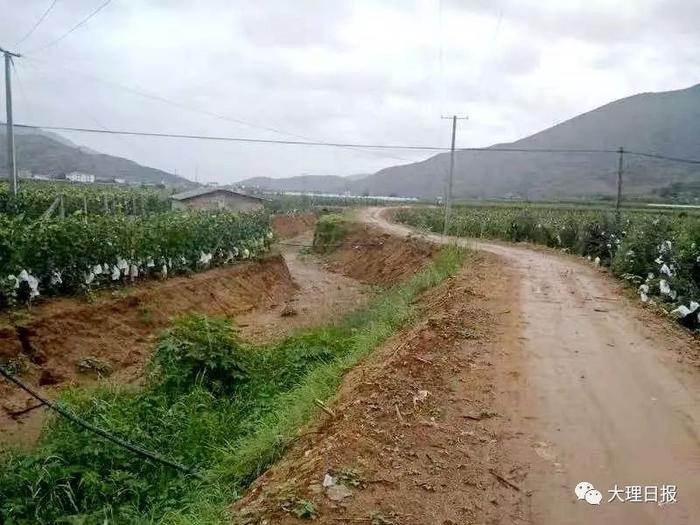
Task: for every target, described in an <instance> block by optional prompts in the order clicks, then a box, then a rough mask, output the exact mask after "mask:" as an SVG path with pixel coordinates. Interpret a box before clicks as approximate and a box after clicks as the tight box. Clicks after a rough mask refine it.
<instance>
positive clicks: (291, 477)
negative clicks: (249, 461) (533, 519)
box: [233, 254, 528, 525]
mask: <svg viewBox="0 0 700 525" xmlns="http://www.w3.org/2000/svg"><path fill="white" fill-rule="evenodd" d="M497 264H499V261H498V259H497V258H496V257H495V256H493V255H491V254H475V255H472V256H471V257H470V259H469V260H468V261H467V263H466V264H465V265H464V267H463V269H462V270H461V271H460V272H459V273H458V274H457V275H456V276H454V277H452V278H450V279H448V280H447V281H445V282H444V283H443V284H441V285H440V286H438V287H437V288H435V289H433V290H431V291H429V292H427V293H426V294H424V296H423V297H421V299H420V301H419V303H418V307H419V309H420V314H419V316H418V317H419V319H421V320H420V321H419V322H418V323H417V324H416V325H415V326H412V327H407V328H406V329H404V330H402V331H401V332H399V333H398V334H397V335H396V336H394V337H393V338H392V339H391V340H389V341H388V342H387V343H386V344H385V345H383V346H382V347H381V348H380V349H378V350H377V351H376V352H375V353H374V354H372V355H371V356H370V357H368V358H367V359H366V360H365V362H364V363H362V364H361V365H360V366H358V367H357V368H355V369H353V370H352V371H350V372H349V373H348V375H347V376H346V377H345V379H344V381H343V385H342V387H341V390H340V392H339V395H338V399H337V402H336V403H332V404H329V407H330V411H329V412H328V414H327V415H323V416H322V418H321V420H320V421H317V422H316V423H313V424H312V425H311V426H310V428H305V429H302V430H300V438H299V440H298V441H297V442H296V443H295V444H294V445H293V446H292V448H291V449H290V450H289V451H288V453H287V454H286V455H285V457H284V458H283V459H282V460H281V461H280V462H279V463H278V464H277V465H275V466H273V467H272V468H271V469H270V470H269V471H268V472H266V473H265V474H264V475H262V476H261V477H260V478H259V479H258V480H257V481H256V482H255V483H254V485H253V487H252V488H251V490H250V491H249V493H248V494H247V495H246V496H245V497H244V499H243V500H241V501H240V502H239V503H238V504H237V505H235V507H234V516H235V517H234V520H233V522H234V523H237V524H243V523H244V524H263V523H284V524H291V523H299V524H301V523H305V522H307V521H308V520H304V519H299V516H304V515H306V516H307V517H308V516H309V515H310V514H311V515H314V517H315V520H314V522H315V523H324V524H326V523H327V524H334V523H394V524H402V525H408V524H411V525H413V524H415V525H419V524H420V525H423V524H426V523H440V524H448V523H454V524H456V523H500V522H501V521H500V520H501V518H502V517H503V516H508V522H509V523H519V522H521V520H523V518H524V517H525V516H526V514H527V508H528V503H527V499H528V498H527V495H526V494H525V491H524V490H522V489H521V485H522V483H523V480H524V477H525V475H526V472H527V470H526V468H527V467H526V466H525V465H522V464H519V463H518V462H517V461H515V460H514V459H513V458H512V457H510V455H509V449H508V447H506V446H504V445H505V444H506V443H507V442H508V440H510V439H512V437H513V434H514V433H516V432H517V431H518V429H517V428H514V427H513V421H512V420H509V418H507V417H506V416H505V415H504V410H503V409H502V407H501V406H500V405H499V401H498V398H499V392H498V391H496V390H495V389H494V385H495V384H498V385H499V388H505V389H508V390H513V391H517V390H519V389H520V388H521V386H522V385H521V384H520V381H521V380H520V377H521V376H520V373H519V354H518V353H517V352H511V351H510V349H511V348H512V347H513V345H511V344H507V342H508V341H507V340H508V339H509V338H512V339H515V338H517V335H518V330H517V329H516V326H517V322H518V312H517V311H515V310H514V309H513V310H512V309H511V305H512V299H513V298H512V294H513V293H517V290H518V286H517V284H518V281H517V275H516V274H515V272H513V271H511V270H510V269H508V268H506V269H504V270H503V271H501V272H500V273H499V278H498V279H493V278H486V279H485V278H484V276H488V275H489V274H490V273H491V271H492V268H493V266H494V265H497ZM499 376H500V377H499ZM326 475H329V476H330V477H331V478H332V479H330V480H329V478H327V477H326ZM324 479H325V480H326V481H330V484H328V483H327V485H330V486H325V487H324V485H323V482H324Z"/></svg>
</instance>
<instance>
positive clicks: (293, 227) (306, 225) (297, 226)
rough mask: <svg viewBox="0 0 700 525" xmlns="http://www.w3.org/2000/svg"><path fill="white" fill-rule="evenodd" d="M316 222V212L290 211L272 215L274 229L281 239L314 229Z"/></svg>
mask: <svg viewBox="0 0 700 525" xmlns="http://www.w3.org/2000/svg"><path fill="white" fill-rule="evenodd" d="M314 224H316V214H315V213H289V214H285V215H275V216H273V217H272V230H273V231H274V232H275V235H277V237H279V238H280V239H291V238H292V237H297V236H299V235H301V234H303V233H305V232H309V231H312V230H313V229H314Z"/></svg>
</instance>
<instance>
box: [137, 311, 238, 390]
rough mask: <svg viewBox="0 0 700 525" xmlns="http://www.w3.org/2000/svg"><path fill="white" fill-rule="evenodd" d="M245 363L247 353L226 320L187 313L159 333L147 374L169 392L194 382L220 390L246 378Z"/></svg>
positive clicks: (229, 387) (191, 386)
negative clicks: (165, 330)
mask: <svg viewBox="0 0 700 525" xmlns="http://www.w3.org/2000/svg"><path fill="white" fill-rule="evenodd" d="M248 367H249V357H248V356H247V355H246V350H245V349H244V347H243V346H242V345H241V342H240V341H239V339H238V337H237V335H236V332H235V331H234V328H233V324H232V323H231V322H230V321H228V320H226V319H217V318H212V317H208V316H206V315H201V314H190V315H186V316H183V317H180V318H179V319H177V320H176V321H175V322H174V323H173V326H172V328H171V329H170V330H168V331H167V332H166V333H165V334H164V335H163V336H162V337H161V339H160V341H159V342H158V344H157V345H156V347H155V350H154V351H153V357H152V358H151V363H150V375H151V377H152V380H154V381H155V382H156V383H158V384H159V385H161V386H162V387H163V388H165V389H166V390H167V391H169V392H171V393H174V392H186V391H189V390H191V389H192V388H193V387H194V386H195V385H201V386H203V387H204V388H206V389H208V390H211V391H212V392H215V393H224V392H231V391H232V390H233V388H234V387H235V386H236V384H237V383H238V382H240V381H243V380H244V379H245V378H246V376H247V375H248V372H247V369H248Z"/></svg>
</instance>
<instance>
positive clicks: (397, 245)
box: [326, 224, 439, 285]
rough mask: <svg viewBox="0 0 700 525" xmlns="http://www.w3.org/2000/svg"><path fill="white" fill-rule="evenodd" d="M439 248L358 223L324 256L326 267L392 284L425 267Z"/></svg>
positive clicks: (364, 280)
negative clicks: (334, 248) (333, 249)
mask: <svg viewBox="0 0 700 525" xmlns="http://www.w3.org/2000/svg"><path fill="white" fill-rule="evenodd" d="M438 251H439V248H438V247H437V246H436V245H434V244H432V243H428V242H425V241H423V240H421V239H418V238H402V237H398V236H394V235H389V234H388V233H386V232H384V231H382V230H380V229H379V228H374V227H372V226H368V225H365V224H358V225H356V226H354V227H353V230H352V231H351V232H350V233H349V234H348V235H347V236H346V237H345V238H344V239H343V244H342V245H341V246H340V247H338V248H337V249H336V250H335V251H333V252H332V253H331V254H329V255H328V256H327V258H326V268H328V269H329V270H331V271H334V272H338V273H342V274H343V275H346V276H348V277H351V278H353V279H357V280H358V281H360V282H363V283H370V284H383V285H393V284H396V283H398V282H401V281H403V280H405V279H407V278H408V277H410V276H411V275H413V274H414V273H416V272H417V271H419V270H421V269H422V268H424V267H425V266H426V265H427V264H428V263H429V262H430V260H431V259H432V257H433V256H435V254H436V253H437V252H438Z"/></svg>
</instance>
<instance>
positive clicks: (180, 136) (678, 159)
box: [0, 123, 700, 164]
mask: <svg viewBox="0 0 700 525" xmlns="http://www.w3.org/2000/svg"><path fill="white" fill-rule="evenodd" d="M0 124H2V123H0ZM14 127H16V128H25V129H38V130H42V129H44V130H50V131H72V132H77V133H97V134H105V135H132V136H137V137H158V138H175V139H190V140H210V141H218V142H245V143H257V144H285V145H292V146H326V147H333V148H362V149H382V150H392V149H393V150H409V151H438V152H443V151H450V149H451V148H447V147H444V146H428V145H425V146H422V145H404V144H358V143H351V142H317V141H303V140H275V139H256V138H250V137H229V136H222V135H218V136H217V135H187V134H178V133H158V132H150V131H127V130H108V129H95V128H78V127H68V126H37V125H30V124H14ZM456 151H474V152H481V153H566V154H612V153H614V154H617V153H619V149H605V148H510V147H500V146H494V147H483V148H458V149H457V150H456ZM625 154H627V155H635V156H640V157H649V158H654V159H661V160H668V161H672V162H680V163H685V164H700V160H699V159H686V158H681V157H670V156H666V155H660V154H656V153H647V152H640V151H634V150H627V149H625Z"/></svg>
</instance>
